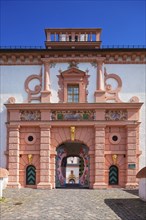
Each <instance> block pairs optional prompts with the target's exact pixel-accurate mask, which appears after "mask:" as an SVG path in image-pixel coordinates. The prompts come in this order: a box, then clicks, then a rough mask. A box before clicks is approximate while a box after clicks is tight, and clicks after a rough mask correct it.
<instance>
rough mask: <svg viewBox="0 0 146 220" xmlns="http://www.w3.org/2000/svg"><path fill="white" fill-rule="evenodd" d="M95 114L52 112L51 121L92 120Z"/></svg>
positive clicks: (73, 111) (88, 112) (89, 112)
mask: <svg viewBox="0 0 146 220" xmlns="http://www.w3.org/2000/svg"><path fill="white" fill-rule="evenodd" d="M94 119H95V112H94V111H92V110H87V111H84V110H64V111H52V112H51V120H94Z"/></svg>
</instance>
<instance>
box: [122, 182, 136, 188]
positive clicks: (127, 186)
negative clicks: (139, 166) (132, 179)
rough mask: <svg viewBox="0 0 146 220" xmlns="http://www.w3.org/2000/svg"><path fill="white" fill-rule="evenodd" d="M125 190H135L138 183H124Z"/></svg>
mask: <svg viewBox="0 0 146 220" xmlns="http://www.w3.org/2000/svg"><path fill="white" fill-rule="evenodd" d="M125 188H126V189H137V188H138V183H126V185H125Z"/></svg>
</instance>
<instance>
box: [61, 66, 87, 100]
mask: <svg viewBox="0 0 146 220" xmlns="http://www.w3.org/2000/svg"><path fill="white" fill-rule="evenodd" d="M59 73H60V74H59V75H58V76H57V77H58V78H59V81H58V85H59V91H58V97H59V102H62V103H63V102H68V103H78V102H79V103H84V102H87V94H88V92H87V85H88V78H89V75H88V74H87V73H86V72H84V71H82V70H79V69H77V68H75V67H72V68H70V69H68V70H65V71H63V72H62V71H61V70H60V71H59Z"/></svg>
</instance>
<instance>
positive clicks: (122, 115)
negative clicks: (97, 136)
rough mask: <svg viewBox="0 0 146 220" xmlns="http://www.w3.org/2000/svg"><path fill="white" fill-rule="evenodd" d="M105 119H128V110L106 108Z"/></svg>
mask: <svg viewBox="0 0 146 220" xmlns="http://www.w3.org/2000/svg"><path fill="white" fill-rule="evenodd" d="M105 120H107V121H124V120H127V110H106V111H105Z"/></svg>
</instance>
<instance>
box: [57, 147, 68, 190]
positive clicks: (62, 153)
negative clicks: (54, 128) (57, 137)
mask: <svg viewBox="0 0 146 220" xmlns="http://www.w3.org/2000/svg"><path fill="white" fill-rule="evenodd" d="M66 156H67V151H66V149H65V148H64V147H63V146H60V147H59V149H58V151H57V156H56V187H63V186H65V184H66V179H65V176H64V175H63V170H62V160H63V158H64V157H66Z"/></svg>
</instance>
